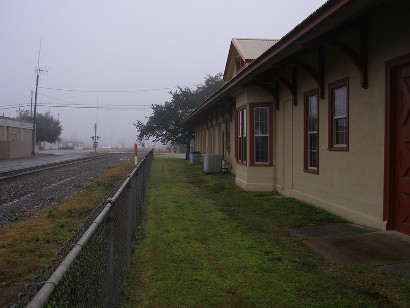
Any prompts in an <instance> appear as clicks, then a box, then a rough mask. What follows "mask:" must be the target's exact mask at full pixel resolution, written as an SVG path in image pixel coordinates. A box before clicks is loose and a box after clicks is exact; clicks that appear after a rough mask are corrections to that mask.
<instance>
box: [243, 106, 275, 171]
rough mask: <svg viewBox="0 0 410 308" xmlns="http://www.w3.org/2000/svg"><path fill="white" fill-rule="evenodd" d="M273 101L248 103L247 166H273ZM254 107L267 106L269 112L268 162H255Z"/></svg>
mask: <svg viewBox="0 0 410 308" xmlns="http://www.w3.org/2000/svg"><path fill="white" fill-rule="evenodd" d="M272 106H273V103H272V102H261V103H250V104H249V121H248V123H249V137H248V138H249V142H248V144H249V150H250V153H249V154H250V155H249V156H250V157H249V166H252V167H272V166H273V108H272ZM255 107H268V112H269V136H268V142H269V157H268V160H269V162H268V163H255V152H254V146H255V141H254V132H255V129H254V122H253V118H254V109H255Z"/></svg>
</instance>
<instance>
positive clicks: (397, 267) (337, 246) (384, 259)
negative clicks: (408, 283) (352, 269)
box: [289, 223, 410, 278]
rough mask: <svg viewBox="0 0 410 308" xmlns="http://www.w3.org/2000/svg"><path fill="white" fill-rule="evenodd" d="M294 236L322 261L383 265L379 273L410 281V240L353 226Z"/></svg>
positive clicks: (309, 229) (311, 230)
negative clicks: (397, 275)
mask: <svg viewBox="0 0 410 308" xmlns="http://www.w3.org/2000/svg"><path fill="white" fill-rule="evenodd" d="M289 233H290V234H291V235H293V236H297V237H301V238H303V242H304V243H305V244H306V245H307V246H309V247H310V248H311V249H313V250H314V251H316V252H317V253H318V254H320V255H321V256H322V257H324V258H326V259H328V260H330V261H332V262H337V263H345V264H375V265H380V267H378V268H376V270H377V271H379V272H383V273H395V274H399V275H402V276H405V277H409V278H410V236H407V235H404V234H401V233H399V232H396V231H378V230H374V229H369V228H364V227H361V226H358V225H354V224H343V223H340V224H327V225H322V226H315V227H307V228H298V229H292V230H290V232H289Z"/></svg>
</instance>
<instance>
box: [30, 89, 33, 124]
mask: <svg viewBox="0 0 410 308" xmlns="http://www.w3.org/2000/svg"><path fill="white" fill-rule="evenodd" d="M32 116H33V90H31V98H30V117H32Z"/></svg>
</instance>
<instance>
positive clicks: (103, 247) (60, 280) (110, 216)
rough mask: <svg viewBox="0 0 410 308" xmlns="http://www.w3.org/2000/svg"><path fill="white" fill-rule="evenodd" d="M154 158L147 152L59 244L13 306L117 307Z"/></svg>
mask: <svg viewBox="0 0 410 308" xmlns="http://www.w3.org/2000/svg"><path fill="white" fill-rule="evenodd" d="M152 159H153V152H152V151H150V152H149V153H147V154H146V155H145V156H144V158H143V159H142V160H141V161H140V162H139V163H138V164H137V166H136V167H135V168H134V169H133V171H132V172H131V173H130V174H129V175H128V176H127V178H126V179H125V180H124V182H123V183H122V184H121V186H120V187H119V188H118V190H117V191H114V192H113V193H111V194H110V198H108V199H107V200H106V202H104V203H103V204H101V205H100V206H99V207H98V208H97V209H96V210H95V211H94V212H93V215H91V216H90V217H89V219H88V221H87V222H86V223H85V224H84V225H83V228H82V229H81V230H79V231H78V232H77V233H76V235H74V236H73V238H72V239H71V241H70V242H68V243H66V244H65V245H64V246H63V248H62V250H61V251H60V253H59V257H57V259H56V260H58V261H56V262H54V264H53V265H52V266H50V267H48V268H46V269H44V270H43V271H42V273H41V274H40V275H39V276H38V277H36V278H35V279H34V280H33V282H32V283H30V284H29V285H27V287H26V292H25V293H24V294H21V295H20V302H19V304H18V305H17V306H19V307H25V306H27V307H114V306H118V304H119V302H120V296H121V288H122V286H123V283H124V281H125V277H126V274H127V272H128V271H129V270H130V267H131V244H132V240H133V238H134V236H135V234H136V231H137V228H138V226H139V224H140V221H141V212H142V202H143V201H144V198H145V191H146V187H147V181H148V176H149V172H150V167H151V162H152Z"/></svg>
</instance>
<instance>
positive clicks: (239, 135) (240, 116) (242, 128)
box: [235, 105, 249, 166]
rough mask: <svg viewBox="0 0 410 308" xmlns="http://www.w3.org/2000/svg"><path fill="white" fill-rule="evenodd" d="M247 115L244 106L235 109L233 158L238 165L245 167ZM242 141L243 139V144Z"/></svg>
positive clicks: (246, 156)
mask: <svg viewBox="0 0 410 308" xmlns="http://www.w3.org/2000/svg"><path fill="white" fill-rule="evenodd" d="M244 115H245V117H244ZM247 115H248V112H247V108H246V105H245V106H242V107H239V108H237V109H236V123H235V158H236V162H237V163H238V164H241V165H245V166H246V165H247V159H248V155H247V154H248V153H247V151H248V144H249V142H248V134H247V122H248V117H247ZM244 118H245V120H244ZM244 137H245V138H244ZM244 139H245V144H244V142H243V141H244Z"/></svg>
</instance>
